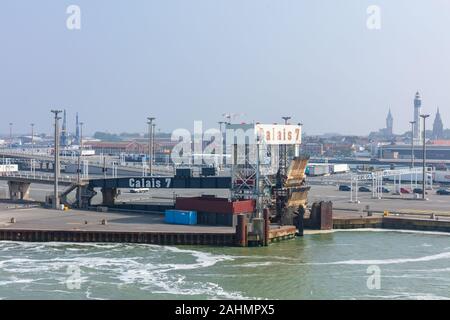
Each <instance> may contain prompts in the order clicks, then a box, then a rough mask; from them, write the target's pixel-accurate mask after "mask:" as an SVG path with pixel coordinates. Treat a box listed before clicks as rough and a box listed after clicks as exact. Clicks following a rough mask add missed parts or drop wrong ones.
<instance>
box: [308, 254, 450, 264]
mask: <svg viewBox="0 0 450 320" xmlns="http://www.w3.org/2000/svg"><path fill="white" fill-rule="evenodd" d="M443 259H450V252H443V253H438V254H434V255H429V256H424V257H419V258H396V259H378V260H344V261H335V262H316V263H305V264H307V265H383V264H400V263H410V262H427V261H434V260H443Z"/></svg>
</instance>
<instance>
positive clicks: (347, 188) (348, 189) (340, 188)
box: [339, 185, 352, 191]
mask: <svg viewBox="0 0 450 320" xmlns="http://www.w3.org/2000/svg"><path fill="white" fill-rule="evenodd" d="M351 190H352V188H350V186H347V185H340V186H339V191H351Z"/></svg>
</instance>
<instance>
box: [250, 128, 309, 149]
mask: <svg viewBox="0 0 450 320" xmlns="http://www.w3.org/2000/svg"><path fill="white" fill-rule="evenodd" d="M255 131H256V134H257V136H258V137H259V139H260V141H261V142H263V143H264V144H268V145H272V144H274V145H280V144H301V143H302V127H301V126H299V125H289V124H287V125H284V124H257V125H256V126H255Z"/></svg>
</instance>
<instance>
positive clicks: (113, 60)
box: [0, 0, 450, 134]
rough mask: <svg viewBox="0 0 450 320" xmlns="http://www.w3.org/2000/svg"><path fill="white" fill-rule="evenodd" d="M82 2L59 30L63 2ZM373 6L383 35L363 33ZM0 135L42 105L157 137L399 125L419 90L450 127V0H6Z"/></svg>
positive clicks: (39, 119)
mask: <svg viewBox="0 0 450 320" xmlns="http://www.w3.org/2000/svg"><path fill="white" fill-rule="evenodd" d="M71 4H76V5H79V6H80V8H81V13H82V16H81V23H82V25H81V30H75V31H74V30H68V29H67V27H66V19H67V17H68V15H67V14H66V8H67V7H68V6H69V5H71ZM373 4H375V5H379V6H380V8H381V10H382V12H381V30H369V29H368V28H367V27H366V20H367V17H368V15H367V13H366V9H367V7H368V6H369V5H373ZM0 41H1V47H0V108H1V115H0V119H1V121H0V132H8V123H9V122H13V123H14V130H15V131H20V132H25V131H26V130H29V129H28V128H29V123H30V122H35V123H36V129H37V130H38V131H45V132H50V131H51V114H50V112H49V110H50V109H51V108H56V107H57V108H66V109H67V111H68V115H69V117H70V122H69V129H71V130H73V129H74V128H73V127H74V121H75V120H74V118H75V112H76V111H78V112H79V113H80V117H81V119H82V120H83V121H84V122H85V123H86V129H87V132H89V133H92V132H93V131H96V130H104V131H109V132H122V131H129V132H143V131H144V130H145V129H146V124H145V118H146V116H148V115H153V116H156V117H157V123H158V126H159V127H160V128H161V129H162V130H164V131H171V130H172V129H174V128H180V127H182V128H188V129H189V128H192V127H193V121H194V120H204V121H205V122H206V125H207V126H213V125H215V124H216V122H217V121H220V120H221V119H222V117H221V115H222V114H223V113H225V112H228V113H244V114H245V115H244V116H242V117H240V118H238V120H239V121H252V120H255V121H259V122H269V123H272V122H280V117H281V116H283V115H286V114H287V115H291V116H293V117H294V120H295V122H302V123H304V124H305V130H306V131H307V132H308V133H311V134H312V133H324V132H341V133H351V134H365V133H368V132H369V131H372V130H377V129H378V128H381V127H384V125H385V117H386V114H387V112H388V108H389V107H391V108H392V113H393V116H394V125H395V129H394V131H396V132H403V131H406V130H407V129H408V128H409V124H408V121H410V120H411V119H412V116H413V107H412V106H413V98H414V94H415V92H416V90H419V91H420V93H421V94H422V97H423V105H424V111H425V112H430V113H432V114H433V115H432V120H433V119H434V113H435V110H436V108H437V107H438V106H439V107H440V109H441V113H442V116H443V120H444V125H445V126H446V127H449V126H450V81H449V80H450V1H448V0H386V1H384V0H383V1H382V0H372V1H365V0H340V1H337V0H326V1H325V0H308V1H306V0H304V1H302V0H291V1H286V0H271V1H267V0H158V1H155V0H128V1H125V0H122V1H119V0H115V1H111V0H109V1H108V0H86V1H85V0H72V1H61V0H59V1H54V0H39V1H33V0H27V1H23V0H3V1H1V4H0Z"/></svg>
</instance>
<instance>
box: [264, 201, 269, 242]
mask: <svg viewBox="0 0 450 320" xmlns="http://www.w3.org/2000/svg"><path fill="white" fill-rule="evenodd" d="M269 216H270V212H269V209H264V246H268V245H269V231H270V218H269Z"/></svg>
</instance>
